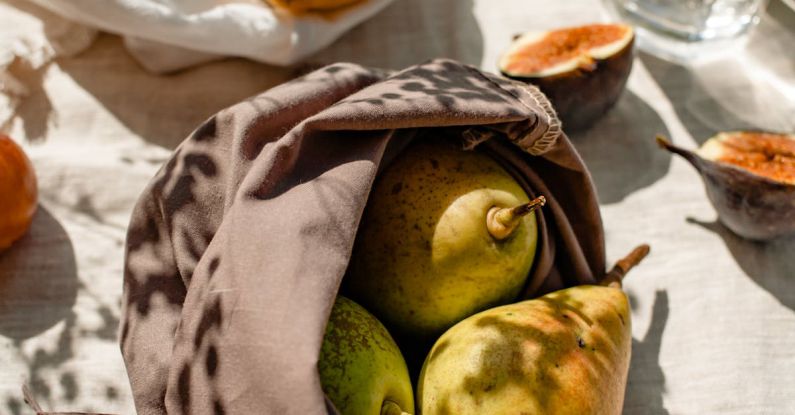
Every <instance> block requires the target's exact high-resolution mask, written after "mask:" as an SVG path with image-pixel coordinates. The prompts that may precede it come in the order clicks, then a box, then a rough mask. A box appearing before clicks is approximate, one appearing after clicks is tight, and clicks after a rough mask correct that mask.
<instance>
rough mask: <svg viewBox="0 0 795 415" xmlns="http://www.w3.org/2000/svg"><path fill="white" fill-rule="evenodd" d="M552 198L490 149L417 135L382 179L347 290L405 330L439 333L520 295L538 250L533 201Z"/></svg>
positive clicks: (410, 333)
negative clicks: (532, 195) (527, 185)
mask: <svg viewBox="0 0 795 415" xmlns="http://www.w3.org/2000/svg"><path fill="white" fill-rule="evenodd" d="M543 204H544V198H543V196H542V197H539V198H538V199H536V200H533V201H532V202H531V201H530V200H529V198H528V196H527V194H526V193H525V191H524V190H523V189H522V187H521V186H520V185H519V184H518V183H517V182H516V180H515V179H514V178H513V177H512V176H511V175H510V174H509V173H508V172H507V171H505V169H503V168H502V167H501V166H500V165H499V164H498V163H497V162H496V161H495V160H494V159H492V158H491V157H489V156H488V155H486V154H484V153H481V152H480V151H464V150H463V149H462V148H461V144H460V142H459V143H457V144H456V143H454V142H452V141H449V140H446V139H443V138H438V137H432V136H423V137H420V138H417V139H416V140H415V142H414V143H412V144H411V145H410V146H409V147H408V148H407V149H405V150H404V151H403V152H402V153H401V154H400V155H399V156H398V157H397V158H396V159H395V160H394V161H393V162H392V164H391V165H390V166H389V167H387V168H386V169H385V171H384V172H383V173H382V174H381V176H380V177H379V178H378V179H377V181H376V182H375V184H374V186H373V190H372V192H371V194H370V199H369V200H368V204H367V208H366V210H365V213H364V216H363V218H362V222H361V224H360V226H359V231H358V234H357V240H356V243H355V246H354V252H353V255H352V257H351V262H350V266H349V272H348V275H347V277H346V278H345V280H344V283H345V284H346V285H345V289H346V290H347V291H346V293H347V295H350V296H351V298H353V299H355V300H356V301H359V302H360V303H361V304H362V305H364V306H365V307H366V308H367V309H368V310H370V311H372V312H373V314H375V315H376V316H378V318H380V319H381V321H384V322H385V323H386V324H387V326H388V327H390V329H393V328H394V329H395V330H396V331H397V334H399V335H401V336H404V335H408V336H410V337H419V338H426V339H427V338H435V336H438V335H439V334H441V333H442V332H443V331H444V330H445V329H447V328H448V327H450V326H452V325H453V324H455V323H457V322H458V321H460V320H462V319H464V318H466V317H467V316H469V315H472V314H474V313H476V312H478V311H481V310H484V309H486V308H489V307H493V306H495V305H500V304H505V303H508V302H511V301H513V300H515V299H516V297H517V296H518V294H519V292H520V290H521V289H522V286H523V285H524V283H525V280H526V279H527V276H528V273H529V271H530V268H531V267H532V265H533V259H534V257H535V252H536V243H537V238H538V231H537V226H536V217H535V213H534V212H533V211H534V210H535V209H536V208H538V207H539V206H541V205H543Z"/></svg>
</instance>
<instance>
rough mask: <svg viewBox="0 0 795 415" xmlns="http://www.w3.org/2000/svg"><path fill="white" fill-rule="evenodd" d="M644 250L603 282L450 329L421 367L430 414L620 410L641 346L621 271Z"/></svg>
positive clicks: (644, 249) (423, 403)
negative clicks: (636, 345)
mask: <svg viewBox="0 0 795 415" xmlns="http://www.w3.org/2000/svg"><path fill="white" fill-rule="evenodd" d="M648 250H649V248H648V246H647V245H643V246H640V247H638V248H636V249H635V250H634V251H633V252H632V253H631V254H630V255H628V256H627V257H626V258H624V259H623V260H621V261H619V262H618V263H617V264H616V266H615V267H614V268H613V270H611V271H610V273H608V275H607V276H606V277H605V279H604V280H603V282H602V284H601V285H598V286H597V285H582V286H577V287H573V288H568V289H564V290H560V291H556V292H553V293H550V294H547V295H545V296H543V297H539V298H537V299H533V300H528V301H523V302H519V303H516V304H510V305H506V306H502V307H497V308H493V309H490V310H486V311H483V312H481V313H478V314H475V315H473V316H471V317H469V318H467V319H466V320H463V321H461V322H460V323H458V324H456V325H455V326H453V327H452V328H451V329H450V330H448V331H447V332H445V333H444V334H443V335H442V336H441V337H440V338H439V340H438V341H437V342H436V344H435V345H434V346H433V348H432V349H431V352H430V353H429V354H428V357H427V359H426V361H425V364H424V366H423V368H422V372H421V373H420V378H419V384H418V391H417V400H418V403H419V411H420V413H421V414H422V415H442V414H456V415H468V414H489V415H500V414H512V415H513V414H526V415H531V414H555V415H567V414H572V415H589V414H593V415H612V414H615V415H619V414H621V410H622V406H623V401H624V389H625V387H626V381H627V372H628V370H629V361H630V354H631V346H632V334H631V324H630V310H629V302H628V300H627V297H626V295H625V294H624V292H623V291H622V289H621V278H622V277H623V275H624V274H626V272H628V271H629V269H630V268H632V267H633V266H634V265H635V264H637V263H638V262H640V260H641V259H643V257H645V256H646V254H647V253H648Z"/></svg>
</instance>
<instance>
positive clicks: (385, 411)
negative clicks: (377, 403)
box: [381, 400, 411, 415]
mask: <svg viewBox="0 0 795 415" xmlns="http://www.w3.org/2000/svg"><path fill="white" fill-rule="evenodd" d="M381 415H411V414H409V413H408V412H405V411H403V409H401V408H400V405H398V404H396V403H394V402H392V401H386V400H385V401H384V403H383V405H381Z"/></svg>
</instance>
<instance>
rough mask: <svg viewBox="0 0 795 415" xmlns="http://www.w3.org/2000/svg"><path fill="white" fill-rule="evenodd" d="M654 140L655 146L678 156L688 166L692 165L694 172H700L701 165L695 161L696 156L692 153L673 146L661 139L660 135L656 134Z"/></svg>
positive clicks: (663, 138) (665, 139)
mask: <svg viewBox="0 0 795 415" xmlns="http://www.w3.org/2000/svg"><path fill="white" fill-rule="evenodd" d="M654 139H655V140H656V141H657V145H659V146H660V148H664V149H666V150H668V151H670V152H671V153H674V154H678V155H680V156H682V157H684V158H685V160H687V161H689V162H690V164H692V165H693V167H695V168H696V170H699V171H701V165H700V164H699V163H698V160H697V159H696V157H697V156H696V155H695V154H694V153H693V152H691V151H687V150H685V149H683V148H681V147H677V146H675V145H674V144H673V143H671V142H670V141H668V139H667V138H665V137H663V136H662V135H659V134H658V135H657V136H656V137H654Z"/></svg>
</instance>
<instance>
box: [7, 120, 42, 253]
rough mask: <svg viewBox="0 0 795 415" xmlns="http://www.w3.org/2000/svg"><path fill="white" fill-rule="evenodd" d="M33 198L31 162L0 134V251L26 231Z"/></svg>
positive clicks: (35, 192) (36, 195) (31, 217)
mask: <svg viewBox="0 0 795 415" xmlns="http://www.w3.org/2000/svg"><path fill="white" fill-rule="evenodd" d="M37 199H38V190H37V188H36V174H35V173H34V171H33V165H32V164H31V163H30V160H29V159H28V157H27V156H26V155H25V152H24V151H22V148H20V147H19V146H18V145H17V144H16V143H15V142H14V141H13V140H11V139H10V138H8V137H7V136H5V135H2V134H0V250H3V249H6V248H8V247H9V246H11V243H13V242H14V241H16V240H17V239H19V238H20V237H22V235H24V234H25V232H26V231H27V230H28V228H29V227H30V222H31V221H32V220H33V214H34V213H36V206H37V205H38V202H37Z"/></svg>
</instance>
